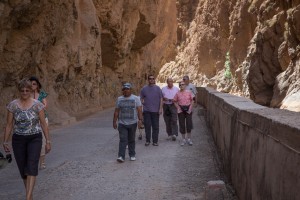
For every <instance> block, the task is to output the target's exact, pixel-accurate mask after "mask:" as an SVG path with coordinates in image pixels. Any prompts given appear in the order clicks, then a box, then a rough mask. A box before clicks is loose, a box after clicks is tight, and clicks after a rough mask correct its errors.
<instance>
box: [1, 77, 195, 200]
mask: <svg viewBox="0 0 300 200" xmlns="http://www.w3.org/2000/svg"><path fill="white" fill-rule="evenodd" d="M41 88H42V85H41V83H40V82H39V80H38V78H36V77H31V78H25V79H22V80H21V81H20V82H19V84H18V91H19V97H18V98H17V99H15V100H13V101H12V102H10V103H9V104H8V105H7V110H8V112H7V113H8V114H7V121H6V127H5V133H4V141H3V148H4V151H5V152H6V154H9V153H10V151H11V149H10V146H9V143H8V141H9V138H10V135H11V133H12V148H13V153H14V157H15V160H16V163H17V166H18V169H19V172H20V175H21V177H22V179H23V182H24V186H25V189H26V200H32V198H33V189H34V185H35V181H36V176H37V175H38V169H45V168H46V164H45V155H46V154H47V153H48V152H50V150H51V140H50V135H49V130H48V114H47V112H46V109H47V100H46V97H47V93H46V92H45V91H44V90H42V89H41ZM122 92H123V95H122V96H120V97H118V99H117V101H116V107H115V111H114V117H113V128H114V129H118V132H119V137H120V141H119V152H118V158H117V161H119V162H124V161H125V152H126V148H127V147H128V153H129V157H130V160H131V161H135V160H136V157H135V155H136V152H135V132H136V129H137V128H142V127H143V126H144V128H145V133H146V142H145V146H149V145H150V143H151V141H152V145H153V146H158V136H159V117H160V115H161V114H163V117H164V120H165V123H166V132H167V134H168V137H169V138H170V139H171V140H173V141H175V140H176V138H177V136H178V125H177V121H179V132H180V133H181V135H182V141H181V145H182V146H183V145H185V144H189V145H192V144H193V143H192V140H191V130H192V128H193V123H192V109H193V102H195V101H196V99H195V98H196V93H197V92H196V89H195V86H194V85H193V84H191V83H189V77H188V76H184V77H183V80H182V81H181V82H180V83H179V88H178V87H176V86H174V85H173V79H172V78H168V79H167V86H165V87H163V88H162V89H160V87H159V86H157V85H156V83H155V77H154V76H153V75H149V76H148V84H147V85H145V86H144V87H143V88H142V89H141V91H140V95H139V97H138V96H136V95H134V94H132V84H130V83H124V84H123V85H122Z"/></svg>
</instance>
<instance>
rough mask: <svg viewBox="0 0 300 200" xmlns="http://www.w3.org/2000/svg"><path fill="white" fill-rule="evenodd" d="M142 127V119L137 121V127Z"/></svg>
mask: <svg viewBox="0 0 300 200" xmlns="http://www.w3.org/2000/svg"><path fill="white" fill-rule="evenodd" d="M142 127H143V121H142V120H139V121H138V128H139V129H141V128H142Z"/></svg>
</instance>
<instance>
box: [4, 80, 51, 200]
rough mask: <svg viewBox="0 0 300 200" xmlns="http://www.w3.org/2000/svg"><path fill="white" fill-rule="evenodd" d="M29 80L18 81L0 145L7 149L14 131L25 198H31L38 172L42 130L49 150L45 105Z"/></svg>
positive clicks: (16, 156)
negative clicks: (34, 97) (36, 94)
mask: <svg viewBox="0 0 300 200" xmlns="http://www.w3.org/2000/svg"><path fill="white" fill-rule="evenodd" d="M31 88H32V86H31V82H30V81H29V80H28V79H23V80H21V81H20V82H19V84H18V90H19V92H20V97H19V98H18V99H15V100H13V101H12V102H10V103H9V104H8V106H7V110H8V113H7V123H6V128H5V134H4V143H3V148H4V150H5V152H10V148H9V145H8V139H9V136H10V134H11V132H13V136H12V148H13V152H14V156H15V159H16V162H17V165H18V169H19V172H20V174H21V177H22V179H23V181H24V185H25V189H26V200H32V194H33V188H34V185H35V180H36V176H37V175H38V163H39V157H40V152H41V147H42V134H44V136H45V138H46V147H45V150H46V153H48V152H49V151H50V150H51V142H50V138H49V133H48V127H47V124H46V121H45V112H44V107H45V106H44V105H43V104H42V103H41V102H40V101H38V100H35V99H33V98H31V96H30V94H31V92H32V89H31Z"/></svg>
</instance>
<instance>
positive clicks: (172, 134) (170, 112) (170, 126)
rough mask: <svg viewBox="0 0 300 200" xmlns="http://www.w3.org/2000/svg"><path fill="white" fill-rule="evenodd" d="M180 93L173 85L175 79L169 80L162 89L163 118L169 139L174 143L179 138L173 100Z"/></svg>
mask: <svg viewBox="0 0 300 200" xmlns="http://www.w3.org/2000/svg"><path fill="white" fill-rule="evenodd" d="M178 91H179V88H178V87H176V86H174V85H173V79H172V78H168V79H167V86H165V87H163V88H162V94H163V117H164V120H165V123H166V131H167V134H168V137H169V138H172V140H173V141H175V140H176V137H177V136H178V125H177V108H176V107H175V105H174V102H173V98H174V96H175V94H176V93H177V92H178Z"/></svg>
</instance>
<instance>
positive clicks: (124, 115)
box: [113, 83, 143, 162]
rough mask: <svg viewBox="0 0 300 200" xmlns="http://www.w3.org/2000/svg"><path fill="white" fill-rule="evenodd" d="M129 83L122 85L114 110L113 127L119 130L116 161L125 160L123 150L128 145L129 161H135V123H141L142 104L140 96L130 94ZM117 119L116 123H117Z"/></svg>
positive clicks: (139, 124)
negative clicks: (121, 94)
mask: <svg viewBox="0 0 300 200" xmlns="http://www.w3.org/2000/svg"><path fill="white" fill-rule="evenodd" d="M131 88H132V86H131V84H130V83H124V84H123V86H122V91H123V96H120V97H118V99H117V102H116V108H115V112H114V119H113V127H114V129H117V128H118V131H119V137H120V142H119V153H118V158H117V161H118V162H124V161H125V151H126V146H127V145H128V153H129V157H130V160H131V161H135V160H136V158H135V132H136V128H137V125H138V126H139V127H141V125H142V117H143V116H142V104H141V101H140V98H139V97H137V96H135V95H133V94H131ZM117 121H118V124H117Z"/></svg>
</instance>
